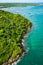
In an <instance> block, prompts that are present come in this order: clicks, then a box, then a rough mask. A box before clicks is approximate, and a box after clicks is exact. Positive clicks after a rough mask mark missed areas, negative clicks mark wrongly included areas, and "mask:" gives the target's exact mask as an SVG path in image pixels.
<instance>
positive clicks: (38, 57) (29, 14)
mask: <svg viewBox="0 0 43 65" xmlns="http://www.w3.org/2000/svg"><path fill="white" fill-rule="evenodd" d="M3 10H6V11H10V12H12V13H19V14H21V15H23V16H25V17H26V18H28V19H29V20H30V21H31V22H32V24H33V27H32V30H31V31H30V33H29V34H28V37H27V38H26V39H25V45H26V47H27V50H28V49H30V50H29V51H28V53H27V54H26V55H25V56H24V57H23V58H22V60H21V61H20V62H19V63H18V64H17V65H43V6H28V7H11V8H3Z"/></svg>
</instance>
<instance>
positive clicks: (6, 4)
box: [0, 3, 43, 8]
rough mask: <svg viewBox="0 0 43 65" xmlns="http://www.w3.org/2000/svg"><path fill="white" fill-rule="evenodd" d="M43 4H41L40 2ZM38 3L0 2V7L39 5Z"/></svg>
mask: <svg viewBox="0 0 43 65" xmlns="http://www.w3.org/2000/svg"><path fill="white" fill-rule="evenodd" d="M41 5H43V4H41ZM41 5H40V3H0V8H2V7H3V8H4V7H15V6H16V7H24V6H41Z"/></svg>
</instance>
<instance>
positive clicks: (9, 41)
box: [0, 10, 31, 65]
mask: <svg viewBox="0 0 43 65" xmlns="http://www.w3.org/2000/svg"><path fill="white" fill-rule="evenodd" d="M30 24H31V23H30V21H29V20H27V19H26V18H24V17H23V16H21V15H19V14H12V13H10V12H5V11H2V10H0V65H1V64H2V63H3V62H6V61H7V60H8V58H10V57H12V58H15V57H16V56H17V55H18V54H20V53H21V52H22V48H21V42H20V40H21V37H23V35H24V33H25V32H26V30H27V29H28V27H30Z"/></svg>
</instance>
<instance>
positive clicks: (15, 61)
mask: <svg viewBox="0 0 43 65" xmlns="http://www.w3.org/2000/svg"><path fill="white" fill-rule="evenodd" d="M31 28H32V23H31V24H30V27H29V28H28V29H27V30H26V31H25V34H24V35H23V37H22V38H21V40H20V41H21V48H22V52H21V53H20V54H18V55H17V56H16V57H15V58H14V59H12V58H11V57H10V58H9V59H8V61H7V62H5V63H3V64H2V65H12V64H13V63H14V64H15V63H17V61H18V60H19V59H21V58H22V57H23V56H24V55H25V53H26V50H25V49H24V41H23V40H24V38H26V37H27V33H28V32H29V31H30V30H31Z"/></svg>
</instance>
